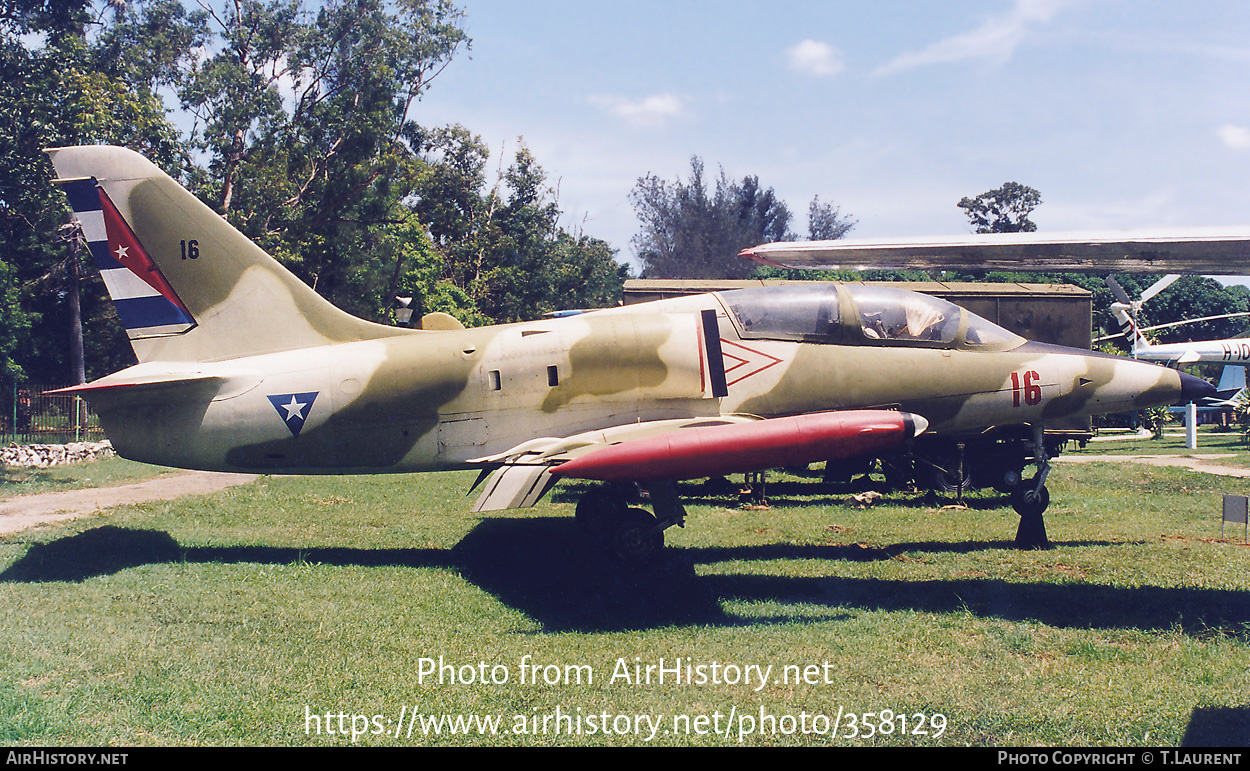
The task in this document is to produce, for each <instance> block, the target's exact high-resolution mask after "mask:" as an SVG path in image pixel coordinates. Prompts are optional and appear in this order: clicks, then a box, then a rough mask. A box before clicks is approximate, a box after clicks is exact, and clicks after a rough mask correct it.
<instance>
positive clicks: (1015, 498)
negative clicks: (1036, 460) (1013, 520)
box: [1011, 480, 1050, 549]
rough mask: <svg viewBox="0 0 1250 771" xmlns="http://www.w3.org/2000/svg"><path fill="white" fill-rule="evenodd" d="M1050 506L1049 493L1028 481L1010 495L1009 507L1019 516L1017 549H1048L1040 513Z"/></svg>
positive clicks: (1043, 522) (1044, 488)
mask: <svg viewBox="0 0 1250 771" xmlns="http://www.w3.org/2000/svg"><path fill="white" fill-rule="evenodd" d="M1049 505H1050V491H1049V490H1047V489H1046V486H1045V485H1043V486H1042V488H1041V489H1040V490H1039V489H1037V483H1036V482H1034V481H1032V480H1030V481H1025V482H1021V483H1020V484H1019V485H1017V486H1016V489H1015V490H1013V491H1012V493H1011V506H1012V508H1014V509H1015V510H1016V512H1017V513H1019V514H1020V526H1019V527H1018V528H1017V529H1016V548H1017V549H1049V548H1050V541H1049V539H1047V538H1046V521H1045V520H1044V519H1043V518H1042V512H1044V511H1046V507H1048V506H1049Z"/></svg>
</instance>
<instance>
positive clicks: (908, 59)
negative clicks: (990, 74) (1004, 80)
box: [877, 0, 1077, 75]
mask: <svg viewBox="0 0 1250 771" xmlns="http://www.w3.org/2000/svg"><path fill="white" fill-rule="evenodd" d="M1074 2H1077V0H1016V4H1015V6H1014V7H1013V8H1012V9H1011V11H1010V12H1008V13H1007V14H1006V15H1005V16H997V17H994V18H991V19H987V20H986V21H985V23H984V24H982V25H981V26H979V27H977V28H976V29H974V30H972V31H971V32H965V33H963V34H961V35H954V36H952V37H948V38H946V39H945V40H939V41H938V42H936V43H933V44H932V45H930V46H928V47H927V48H925V49H923V50H920V51H909V52H907V53H903V54H899V55H898V56H897V57H895V58H894V60H893V61H891V62H890V63H889V64H886V65H885V66H883V67H881V68H879V69H878V70H877V74H878V75H890V74H893V73H895V72H900V71H902V70H907V69H911V68H913V67H923V66H925V65H929V64H943V63H947V62H956V61H962V60H964V59H1008V58H1010V57H1011V55H1012V54H1013V53H1015V51H1016V48H1018V47H1019V46H1020V43H1021V42H1022V41H1023V40H1024V37H1025V34H1026V33H1027V32H1028V31H1029V30H1030V28H1032V27H1033V26H1035V25H1037V24H1043V23H1045V22H1048V21H1050V20H1051V19H1052V18H1054V16H1055V14H1057V13H1059V11H1061V10H1063V9H1064V8H1065V7H1067V6H1069V5H1072V4H1073V3H1074Z"/></svg>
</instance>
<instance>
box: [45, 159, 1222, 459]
mask: <svg viewBox="0 0 1250 771" xmlns="http://www.w3.org/2000/svg"><path fill="white" fill-rule="evenodd" d="M49 153H50V155H51V157H52V161H53V164H54V166H55V167H56V170H57V174H58V176H59V179H58V180H57V184H58V185H60V186H61V187H62V189H64V190H65V192H66V195H67V199H68V201H69V202H70V205H71V207H72V208H73V210H74V213H75V217H76V218H77V219H78V221H79V223H80V225H81V227H82V232H83V237H84V239H85V241H86V242H87V245H88V248H89V251H90V254H91V257H92V259H93V260H94V262H95V264H96V266H97V268H99V270H100V273H101V275H102V277H103V279H104V282H105V284H106V285H107V287H108V289H109V294H110V296H111V297H112V299H113V303H114V306H115V307H116V308H117V311H118V315H119V317H120V318H121V320H122V323H123V325H124V326H125V327H126V329H127V333H128V335H129V337H130V340H131V344H132V345H133V347H134V350H135V354H136V356H137V357H138V359H139V361H140V364H138V365H136V366H135V367H131V368H129V369H127V370H123V371H122V372H119V373H115V374H113V375H110V376H108V377H105V378H102V379H101V380H98V381H95V382H93V383H90V384H87V385H85V386H78V387H75V388H73V389H67V390H69V391H71V392H73V393H81V394H83V395H84V396H85V397H86V398H87V399H88V400H89V401H90V402H91V404H92V406H93V408H95V410H96V411H97V413H98V414H99V415H100V419H101V422H102V423H103V425H104V427H105V430H106V431H107V433H108V435H109V438H110V439H111V440H112V441H113V444H114V446H115V447H116V449H117V451H118V452H119V453H121V454H122V455H124V456H125V457H128V458H133V459H135V460H141V461H147V462H151V463H158V464H163V465H171V466H184V467H190V468H202V469H211V470H228V471H238V470H250V471H273V472H289V473H358V472H402V471H424V470H436V469H450V468H462V467H465V466H471V465H476V464H475V461H477V463H478V464H480V463H486V462H488V461H485V460H483V459H489V458H491V457H492V456H496V457H498V456H500V455H501V454H506V453H507V451H509V450H516V449H517V448H521V447H522V446H524V445H526V444H527V443H531V442H536V441H538V440H541V439H544V438H546V439H547V440H548V442H547V444H551V443H552V439H553V438H564V437H575V436H576V435H578V434H581V433H582V432H588V431H594V430H599V429H614V431H613V432H612V437H611V438H602V439H601V441H608V442H611V441H617V440H618V439H619V438H620V437H621V436H623V435H624V434H625V433H627V432H626V429H628V428H629V427H631V426H636V425H637V424H648V423H654V422H655V421H665V420H670V419H688V418H698V417H715V416H721V415H729V414H744V413H745V414H749V415H754V416H759V417H764V418H770V417H779V416H790V415H802V414H805V413H810V412H823V411H828V410H840V409H852V408H864V407H897V408H900V409H903V410H906V411H908V412H911V413H915V414H917V415H920V416H923V418H925V419H927V422H928V425H929V428H930V431H933V432H938V433H946V434H954V433H962V432H975V431H978V430H981V429H984V428H986V427H990V426H1004V425H1017V424H1024V423H1030V424H1036V423H1039V422H1042V423H1044V422H1046V421H1048V420H1052V419H1057V418H1063V417H1070V416H1082V415H1092V414H1098V413H1105V412H1114V411H1119V410H1127V409H1133V408H1140V407H1148V406H1152V405H1159V404H1170V403H1173V402H1175V401H1176V400H1177V399H1178V397H1180V396H1181V395H1182V392H1183V391H1184V390H1185V388H1186V386H1185V385H1184V382H1185V381H1183V377H1188V376H1180V375H1178V374H1177V373H1176V372H1174V371H1170V370H1166V369H1163V368H1159V367H1156V366H1153V365H1148V364H1143V363H1139V362H1133V361H1130V360H1126V359H1117V358H1114V357H1105V356H1101V355H1097V354H1090V353H1088V352H1083V351H1077V350H1069V349H1059V348H1053V347H1048V346H1042V345H1037V344H1032V343H1026V342H1025V341H1024V340H1023V339H1021V338H1019V337H1017V336H1015V335H1013V334H1011V333H1009V332H1007V331H1006V330H1003V329H1002V328H1000V327H997V326H995V325H993V324H990V323H988V322H986V321H985V320H984V319H980V318H979V317H977V316H975V315H973V314H971V313H968V312H967V311H964V310H962V309H960V308H958V307H956V306H954V305H951V304H950V303H946V302H944V301H941V300H937V299H935V298H931V297H928V296H926V295H920V294H916V293H913V292H905V291H901V290H895V289H887V288H881V287H876V288H872V287H867V286H860V285H834V284H812V285H811V286H804V287H764V288H757V289H744V290H738V291H734V292H724V293H720V294H714V295H700V296H695V297H685V298H679V299H673V300H664V301H660V302H655V303H648V304H643V305H634V306H629V307H626V308H614V309H610V310H603V311H596V312H593V313H587V314H583V315H578V316H572V317H568V318H562V319H553V320H547V321H535V322H530V323H524V324H512V325H506V326H499V327H486V328H480V329H469V330H466V329H462V328H458V327H459V325H458V324H456V323H455V322H454V320H451V319H450V318H449V317H445V318H442V319H431V321H432V322H437V323H431V324H430V325H429V326H438V327H442V328H441V329H424V330H404V329H398V328H395V327H387V326H382V325H378V324H372V323H369V322H366V321H363V320H361V319H357V318H354V317H352V316H350V315H348V314H346V313H344V312H343V311H341V310H339V309H337V308H335V307H334V306H332V305H331V304H330V303H328V302H327V301H326V300H324V299H323V298H321V297H320V296H318V295H317V294H316V293H315V292H313V291H312V289H310V288H309V287H308V286H307V285H306V284H304V283H303V282H301V281H300V280H299V279H298V278H296V277H295V276H293V275H292V274H291V273H290V271H288V270H286V269H285V268H284V267H282V266H281V265H280V264H278V263H277V262H276V261H275V260H274V259H273V258H272V257H270V256H269V255H268V254H266V253H265V252H264V251H263V250H262V249H261V248H260V247H259V246H257V245H256V244H255V243H253V242H251V241H250V240H249V239H247V238H246V237H245V236H243V235H242V234H241V233H239V232H238V231H237V230H235V229H234V228H233V227H231V226H230V224H229V223H228V222H227V221H226V220H225V219H223V218H222V217H220V216H218V215H217V214H216V213H214V212H213V211H212V210H211V209H209V208H208V207H207V206H205V205H204V204H203V203H202V202H201V201H199V200H198V199H197V198H196V197H195V196H194V195H192V194H191V193H190V192H188V191H187V190H186V189H184V188H183V187H182V186H181V185H179V184H178V183H177V182H176V181H175V180H174V179H172V178H170V177H169V176H168V175H166V174H165V173H164V172H162V171H161V170H160V169H158V168H156V167H155V166H154V165H153V164H152V163H150V162H149V161H147V160H146V159H144V158H143V157H142V156H139V155H138V154H136V153H134V152H131V151H129V150H126V149H124V148H118V147H102V146H84V147H69V148H59V149H54V150H50V151H49ZM449 327H450V328H449ZM1190 381H1192V382H1191V383H1190V384H1189V385H1190V390H1192V385H1193V383H1198V382H1201V381H1197V380H1195V379H1193V378H1190ZM671 426H672V424H668V423H664V424H656V425H651V426H645V425H644V426H642V427H641V428H639V429H638V430H644V431H645V430H650V429H651V428H659V429H663V430H668V428H669V427H671ZM605 437H606V435H605ZM570 441H573V442H577V441H580V438H575V439H572V440H570Z"/></svg>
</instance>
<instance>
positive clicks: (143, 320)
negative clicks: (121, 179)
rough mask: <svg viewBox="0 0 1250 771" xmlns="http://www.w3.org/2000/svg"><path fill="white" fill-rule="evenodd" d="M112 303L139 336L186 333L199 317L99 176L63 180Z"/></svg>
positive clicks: (135, 336)
mask: <svg viewBox="0 0 1250 771" xmlns="http://www.w3.org/2000/svg"><path fill="white" fill-rule="evenodd" d="M60 185H61V187H62V189H64V190H65V194H66V196H67V197H68V198H69V204H70V207H71V208H72V209H73V210H74V217H75V218H76V219H77V220H78V223H79V225H81V226H82V231H83V237H84V238H85V239H86V240H87V248H88V249H90V250H91V258H92V259H93V260H94V261H95V265H96V267H97V268H98V269H99V270H100V276H101V277H102V278H103V279H104V285H105V287H107V288H108V292H109V297H111V298H113V307H114V308H116V309H117V315H118V317H120V318H121V321H122V325H123V326H124V327H126V334H127V335H128V336H129V337H130V339H132V340H135V339H139V338H144V337H161V336H165V335H176V334H181V333H183V332H186V331H187V330H189V329H191V328H193V327H194V326H195V319H194V318H192V316H191V312H190V311H189V310H187V306H185V305H183V303H182V300H181V299H179V297H178V294H177V293H176V292H174V288H173V287H172V286H170V285H169V282H168V281H166V280H165V276H164V275H163V274H162V273H161V271H160V269H158V268H157V267H156V263H154V262H152V258H151V257H149V256H148V253H147V251H146V250H145V249H144V248H143V244H141V243H139V239H138V238H137V237H136V236H135V234H134V231H132V230H131V229H130V226H129V225H127V224H126V220H124V219H123V218H122V216H121V214H120V213H119V212H118V211H117V207H115V206H114V205H113V202H112V201H111V200H109V197H108V194H107V193H105V192H104V189H103V188H100V187H97V186H96V183H95V180H94V179H74V180H66V181H63V182H60Z"/></svg>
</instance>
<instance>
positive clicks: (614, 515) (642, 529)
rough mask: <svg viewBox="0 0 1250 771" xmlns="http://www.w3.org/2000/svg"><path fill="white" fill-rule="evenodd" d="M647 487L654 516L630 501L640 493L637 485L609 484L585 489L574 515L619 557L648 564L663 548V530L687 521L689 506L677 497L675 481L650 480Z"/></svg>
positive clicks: (629, 561) (631, 561)
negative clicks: (687, 507) (682, 503)
mask: <svg viewBox="0 0 1250 771" xmlns="http://www.w3.org/2000/svg"><path fill="white" fill-rule="evenodd" d="M646 489H647V492H648V493H649V494H650V496H651V504H652V507H653V508H654V509H655V515H654V516H653V515H652V514H651V513H650V512H648V511H647V510H646V509H641V508H637V507H633V506H630V505H629V504H630V503H631V502H633V501H634V500H636V499H637V497H638V495H637V494H638V486H637V485H622V484H609V485H603V486H600V487H595V488H592V489H590V490H588V491H586V492H585V493H583V494H582V497H581V499H579V500H578V502H577V510H576V512H575V514H574V517H575V519H576V520H577V523H578V524H579V525H580V526H582V527H583V528H584V529H585V530H586V531H587V533H589V534H590V535H591V536H593V537H595V538H598V539H600V540H601V541H602V542H603V543H604V545H606V546H607V548H608V550H609V551H611V552H612V554H613V555H614V556H615V557H616V558H617V559H619V560H621V561H622V562H625V563H629V564H633V565H645V564H647V563H648V562H651V561H652V560H654V559H655V558H656V557H657V556H658V555H659V554H660V552H661V551H662V550H663V549H664V531H665V530H667V529H668V528H670V527H672V526H673V525H682V524H684V523H685V521H686V509H685V508H684V507H683V506H682V505H681V501H680V500H678V498H677V487H676V485H675V484H674V483H673V482H651V483H649V484H647V488H646Z"/></svg>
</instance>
